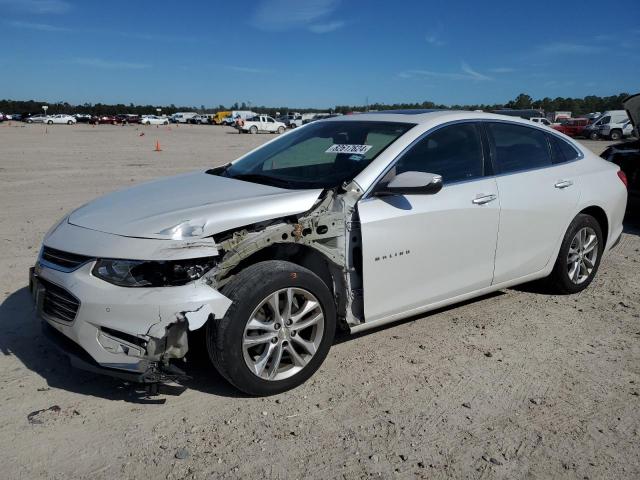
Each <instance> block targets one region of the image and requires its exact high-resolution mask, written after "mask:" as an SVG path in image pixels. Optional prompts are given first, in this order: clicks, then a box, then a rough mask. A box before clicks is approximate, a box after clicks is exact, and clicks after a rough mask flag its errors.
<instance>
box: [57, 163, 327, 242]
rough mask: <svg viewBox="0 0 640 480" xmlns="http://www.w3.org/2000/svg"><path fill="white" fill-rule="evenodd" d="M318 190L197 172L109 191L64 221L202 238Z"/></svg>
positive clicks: (145, 234)
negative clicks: (295, 188) (269, 184)
mask: <svg viewBox="0 0 640 480" xmlns="http://www.w3.org/2000/svg"><path fill="white" fill-rule="evenodd" d="M320 193H322V190H321V189H316V190H286V189H282V188H276V187H271V186H268V185H261V184H257V183H250V182H245V181H240V180H235V179H232V178H226V177H219V176H216V175H211V174H208V173H205V172H197V173H189V174H184V175H178V176H175V177H169V178H164V179H160V180H155V181H152V182H148V183H143V184H141V185H138V186H135V187H132V188H128V189H125V190H121V191H118V192H114V193H110V194H108V195H105V196H103V197H100V198H98V199H96V200H94V201H92V202H90V203H88V204H86V205H84V206H82V207H80V208H79V209H77V210H75V211H74V212H73V213H71V215H70V216H69V219H68V222H69V223H70V224H72V225H76V226H78V227H84V228H88V229H91V230H97V231H100V232H105V233H111V234H116V235H122V236H127V237H137V238H157V239H173V240H180V239H187V238H203V237H207V236H211V235H214V234H216V233H220V232H224V231H226V230H230V229H233V228H238V227H242V226H245V225H249V224H252V223H257V222H262V221H265V220H271V219H275V218H279V217H284V216H288V215H295V214H298V213H302V212H305V211H307V210H309V209H310V208H311V207H312V206H313V205H314V203H315V202H316V200H317V199H318V197H319V195H320Z"/></svg>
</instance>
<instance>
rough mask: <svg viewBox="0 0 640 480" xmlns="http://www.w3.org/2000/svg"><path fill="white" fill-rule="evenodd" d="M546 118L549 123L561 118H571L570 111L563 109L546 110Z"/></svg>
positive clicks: (556, 121) (558, 120)
mask: <svg viewBox="0 0 640 480" xmlns="http://www.w3.org/2000/svg"><path fill="white" fill-rule="evenodd" d="M545 116H546V118H547V120H549V121H550V122H551V123H560V121H561V120H568V119H570V118H571V112H569V111H567V110H565V111H557V112H547V114H546V115H545Z"/></svg>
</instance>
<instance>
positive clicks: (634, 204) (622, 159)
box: [600, 93, 640, 217]
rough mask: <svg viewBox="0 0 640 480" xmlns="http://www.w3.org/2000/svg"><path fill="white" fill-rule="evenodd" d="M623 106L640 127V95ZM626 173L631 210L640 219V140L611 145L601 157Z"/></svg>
mask: <svg viewBox="0 0 640 480" xmlns="http://www.w3.org/2000/svg"><path fill="white" fill-rule="evenodd" d="M623 106H624V108H625V110H626V112H627V115H628V116H629V121H630V122H631V125H632V126H633V127H635V129H636V130H637V128H638V127H639V126H640V93H639V94H636V95H632V96H630V97H629V98H627V99H625V101H624V102H623ZM600 156H601V157H602V158H604V159H606V160H609V161H610V162H613V163H615V164H616V165H618V166H619V167H620V169H621V170H622V171H623V172H624V174H625V176H626V180H627V188H628V190H629V210H630V211H633V213H634V214H635V215H636V216H637V217H640V139H639V138H635V139H634V140H632V141H626V142H622V143H617V144H615V145H611V146H610V147H609V148H607V149H606V150H605V151H604V152H602V154H601V155H600Z"/></svg>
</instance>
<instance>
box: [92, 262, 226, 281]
mask: <svg viewBox="0 0 640 480" xmlns="http://www.w3.org/2000/svg"><path fill="white" fill-rule="evenodd" d="M214 265H215V260H214V259H213V258H211V257H207V258H194V259H189V260H171V261H163V262H156V261H148V260H109V259H99V260H98V261H97V262H96V264H95V266H94V267H93V271H92V273H93V275H94V276H96V277H98V278H100V279H102V280H104V281H105V282H109V283H112V284H114V285H119V286H121V287H173V286H177V285H184V284H186V283H189V282H191V281H193V280H197V279H198V278H200V277H202V275H204V274H205V273H206V272H207V271H209V270H211V268H213V266H214Z"/></svg>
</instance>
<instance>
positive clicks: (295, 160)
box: [211, 121, 414, 189]
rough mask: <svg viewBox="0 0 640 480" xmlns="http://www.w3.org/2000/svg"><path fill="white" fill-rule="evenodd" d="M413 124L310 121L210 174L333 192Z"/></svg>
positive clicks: (292, 187)
mask: <svg viewBox="0 0 640 480" xmlns="http://www.w3.org/2000/svg"><path fill="white" fill-rule="evenodd" d="M413 126H414V124H410V123H399V122H398V123H396V122H374V121H329V122H316V123H311V124H309V125H308V126H305V127H303V128H300V129H296V130H294V131H292V132H291V133H289V134H287V135H284V136H283V137H281V138H278V139H277V140H275V141H273V142H271V143H269V144H267V145H265V146H264V147H262V148H259V149H258V150H256V151H254V152H252V153H250V154H248V155H247V156H245V157H244V158H242V159H241V160H239V161H237V162H234V163H233V164H231V165H229V166H228V167H226V168H224V169H216V170H213V171H211V173H212V174H218V175H223V176H226V177H232V178H237V179H238V180H246V181H250V182H255V183H262V184H266V185H273V186H277V187H282V188H291V189H304V188H334V187H337V186H339V185H341V184H342V183H344V182H346V181H349V180H351V179H353V178H354V177H355V176H356V175H357V174H358V173H360V172H361V171H362V170H363V169H364V168H365V167H366V166H367V165H368V164H369V163H371V161H372V160H373V159H374V158H376V157H377V156H378V155H379V154H380V153H381V152H382V151H384V150H385V149H386V148H387V147H388V146H389V145H391V144H392V143H393V142H394V141H395V140H397V139H398V137H400V136H401V135H403V134H404V133H406V132H407V131H408V130H409V129H410V128H412V127H413Z"/></svg>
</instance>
